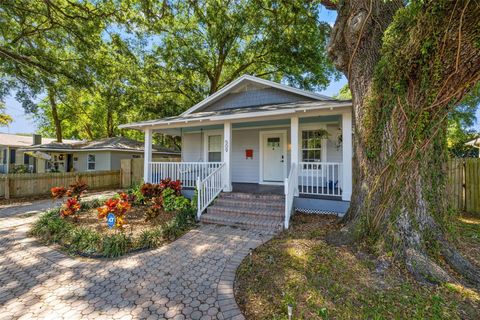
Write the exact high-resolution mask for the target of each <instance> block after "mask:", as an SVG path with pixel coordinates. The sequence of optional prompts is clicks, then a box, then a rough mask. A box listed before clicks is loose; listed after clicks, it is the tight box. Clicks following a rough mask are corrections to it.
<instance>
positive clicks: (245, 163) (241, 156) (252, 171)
mask: <svg viewBox="0 0 480 320" xmlns="http://www.w3.org/2000/svg"><path fill="white" fill-rule="evenodd" d="M232 140H233V141H232V145H233V149H232V150H233V151H232V181H233V182H252V183H257V182H258V181H259V174H260V165H259V164H260V147H259V130H258V129H251V130H234V131H233V137H232ZM247 149H252V150H253V159H250V158H249V159H246V158H245V150H247Z"/></svg>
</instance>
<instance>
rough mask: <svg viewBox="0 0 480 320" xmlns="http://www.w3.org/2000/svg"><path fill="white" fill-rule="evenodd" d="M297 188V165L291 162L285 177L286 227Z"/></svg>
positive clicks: (286, 227) (286, 226)
mask: <svg viewBox="0 0 480 320" xmlns="http://www.w3.org/2000/svg"><path fill="white" fill-rule="evenodd" d="M297 190H298V174H297V166H296V164H295V163H292V167H291V168H290V173H289V174H288V178H286V179H285V221H284V227H285V229H288V226H289V224H290V216H291V215H292V211H293V199H294V197H295V195H296V193H297Z"/></svg>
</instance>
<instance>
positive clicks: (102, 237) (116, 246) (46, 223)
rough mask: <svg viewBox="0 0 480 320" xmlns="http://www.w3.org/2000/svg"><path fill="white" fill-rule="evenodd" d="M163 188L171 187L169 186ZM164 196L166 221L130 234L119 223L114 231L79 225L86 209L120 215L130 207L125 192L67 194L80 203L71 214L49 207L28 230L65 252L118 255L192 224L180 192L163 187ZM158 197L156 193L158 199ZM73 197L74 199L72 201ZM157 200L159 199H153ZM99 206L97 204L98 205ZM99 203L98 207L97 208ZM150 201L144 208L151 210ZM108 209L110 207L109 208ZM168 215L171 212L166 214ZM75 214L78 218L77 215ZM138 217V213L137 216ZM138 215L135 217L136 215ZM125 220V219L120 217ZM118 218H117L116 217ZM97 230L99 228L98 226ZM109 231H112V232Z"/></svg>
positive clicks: (192, 216)
mask: <svg viewBox="0 0 480 320" xmlns="http://www.w3.org/2000/svg"><path fill="white" fill-rule="evenodd" d="M165 190H171V189H169V188H167V189H165ZM168 194H170V195H169V196H167V198H169V197H170V198H171V201H170V200H168V201H170V203H171V206H173V208H174V209H175V210H174V211H176V210H177V209H178V211H176V214H175V215H174V216H173V218H171V220H170V221H168V222H166V223H165V222H164V220H161V221H162V223H164V224H163V225H160V226H157V227H154V228H152V229H150V230H144V231H142V232H141V233H139V234H138V235H137V237H135V238H134V237H132V235H131V234H126V233H125V232H124V231H123V229H122V228H121V227H119V228H118V231H111V230H108V229H107V228H106V226H103V227H102V228H103V229H102V230H107V233H102V232H101V231H97V230H96V229H91V228H87V227H83V226H82V225H81V224H79V223H81V221H83V220H82V219H84V218H83V214H85V212H86V211H89V210H92V209H97V210H99V212H101V214H102V215H103V214H104V212H114V213H115V212H116V213H117V214H119V217H124V216H125V215H126V212H127V211H128V210H129V209H130V203H128V195H126V194H119V195H117V196H115V197H113V198H110V199H107V200H101V199H95V200H91V201H82V202H75V201H76V199H75V198H68V200H67V203H68V202H72V203H73V202H75V203H77V204H78V203H80V204H79V209H78V211H77V212H76V214H75V216H70V217H69V215H66V216H62V210H64V207H62V208H57V209H53V210H49V211H47V212H45V213H44V214H42V215H41V216H40V218H39V219H38V220H37V221H36V222H35V223H34V225H33V227H32V229H31V230H30V234H31V235H33V236H35V237H38V238H39V239H40V240H41V241H42V242H44V243H46V244H52V243H57V244H60V245H62V246H64V247H65V250H66V251H68V252H69V253H74V254H81V255H88V256H91V257H102V256H103V257H111V258H113V257H118V256H121V255H123V254H125V253H128V252H130V251H132V250H137V249H147V248H155V247H158V246H160V245H162V244H163V243H165V242H166V241H173V240H175V239H177V238H178V237H180V236H181V235H183V234H184V233H185V232H186V231H188V230H189V228H191V227H192V226H193V225H194V224H195V210H194V209H192V208H191V206H190V205H189V201H188V199H185V198H184V197H182V196H176V195H175V192H174V191H173V190H171V191H167V195H168ZM160 198H161V197H158V199H160ZM73 200H75V201H73ZM155 201H160V200H155ZM156 205H157V209H158V211H157V213H156V214H157V215H159V214H161V213H162V212H163V211H162V207H161V205H159V204H158V202H156ZM100 206H101V207H100ZM99 207H100V208H99ZM152 207H153V205H152V206H151V207H150V208H148V209H147V212H148V211H149V210H152ZM110 210H111V211H110ZM170 216H171V215H170ZM77 217H78V219H77ZM137 217H138V216H137ZM137 219H138V218H137ZM120 220H121V221H123V222H122V223H124V222H125V219H120ZM117 222H118V221H117ZM98 230H100V229H98ZM112 232H115V233H113V234H112Z"/></svg>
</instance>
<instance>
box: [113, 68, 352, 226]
mask: <svg viewBox="0 0 480 320" xmlns="http://www.w3.org/2000/svg"><path fill="white" fill-rule="evenodd" d="M120 127H121V128H129V129H136V130H142V131H143V132H144V133H145V148H144V149H145V155H144V159H145V166H144V168H145V171H144V180H145V181H148V182H154V183H155V182H158V181H159V179H161V178H166V177H170V178H174V179H180V180H182V182H183V185H184V187H186V188H187V189H188V188H194V187H196V188H197V190H198V218H199V219H201V220H202V221H205V222H216V223H222V224H233V225H237V226H247V225H255V226H256V227H268V226H274V227H275V228H279V227H282V226H283V227H285V228H288V223H289V219H290V214H291V212H293V210H294V209H297V210H304V211H314V212H334V213H338V214H342V213H344V212H345V211H346V209H347V208H348V205H349V200H350V197H351V193H352V104H351V101H340V100H336V99H333V98H330V97H327V96H323V95H319V94H316V93H312V92H307V91H304V90H299V89H296V88H293V87H289V86H286V85H283V84H279V83H275V82H271V81H267V80H264V79H260V78H256V77H253V76H249V75H244V76H242V77H240V78H238V79H237V80H235V81H233V82H231V83H230V84H229V85H227V86H225V87H224V88H223V89H221V90H219V91H218V92H216V93H215V94H212V95H211V96H209V97H207V98H206V99H205V100H203V101H201V102H200V103H198V104H196V105H194V106H193V107H191V108H190V109H188V110H187V111H185V112H184V113H182V114H180V115H178V116H175V117H169V118H163V119H158V120H149V121H144V122H137V123H129V124H124V125H121V126H120ZM155 132H160V133H163V134H168V135H174V136H181V138H182V152H181V156H182V161H181V162H178V163H162V162H153V161H152V153H151V151H152V134H153V133H155ZM217 197H218V199H217V200H215V199H216V198H217ZM212 203H213V206H210V205H212ZM209 206H210V207H209ZM207 207H208V209H207ZM205 209H207V210H206V211H207V214H204V211H205ZM260 209H265V210H266V211H268V212H269V213H268V214H266V216H263V220H265V223H258V222H256V223H250V222H251V221H259V220H261V219H255V218H257V217H258V215H261V214H263V213H264V211H265V210H263V211H262V210H260ZM279 218H280V220H281V221H280V225H279V224H278V222H279Z"/></svg>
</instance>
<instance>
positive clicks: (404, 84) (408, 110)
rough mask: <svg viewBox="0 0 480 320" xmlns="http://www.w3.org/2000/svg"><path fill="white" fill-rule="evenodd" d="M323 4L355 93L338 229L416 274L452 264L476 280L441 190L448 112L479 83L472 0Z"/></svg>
mask: <svg viewBox="0 0 480 320" xmlns="http://www.w3.org/2000/svg"><path fill="white" fill-rule="evenodd" d="M322 2H323V3H324V4H325V5H326V6H327V7H328V8H330V9H334V10H337V12H338V16H337V20H336V22H335V26H334V28H333V32H332V35H331V40H330V44H329V48H328V51H329V54H330V56H331V58H332V59H333V61H334V63H335V65H336V67H337V68H338V69H339V70H341V71H342V72H344V73H345V75H346V76H347V78H348V81H349V86H350V89H351V92H352V98H353V118H354V124H355V125H354V127H355V130H354V188H353V196H352V201H351V206H350V210H349V212H348V215H347V216H346V219H345V222H346V226H345V228H344V229H343V231H344V235H345V236H347V238H350V239H359V238H360V239H363V240H366V241H369V243H370V244H371V245H372V247H375V248H379V249H380V250H388V251H390V252H394V253H395V256H396V258H397V259H398V260H399V261H403V262H404V263H405V265H406V267H407V269H408V270H410V271H411V272H412V273H413V275H415V276H416V277H417V278H418V279H419V280H428V281H432V282H442V281H449V280H451V279H452V275H451V273H449V272H447V271H446V270H448V269H449V268H447V267H446V265H448V266H449V267H451V268H452V269H453V270H455V271H456V272H458V273H460V274H461V275H463V276H464V277H465V279H467V280H468V281H469V282H470V283H472V284H474V285H477V286H478V285H480V273H479V270H478V268H477V267H476V266H474V265H473V264H472V263H471V262H469V261H468V260H467V259H465V258H464V257H463V256H462V255H461V254H459V252H458V251H457V250H456V249H455V248H454V246H452V244H451V243H452V242H451V241H450V240H451V239H450V234H449V232H448V229H449V227H450V225H451V221H452V219H451V218H452V217H451V214H452V213H451V210H449V208H448V201H447V199H448V198H447V194H446V188H445V187H446V174H445V160H446V129H447V122H448V114H449V111H451V110H452V108H453V107H454V106H455V105H456V104H458V103H459V101H461V99H462V98H463V97H464V96H465V95H466V94H468V93H469V91H471V90H472V88H473V87H474V86H475V84H476V83H478V81H479V80H480V19H479V17H480V5H479V3H478V1H475V0H473V1H471V0H459V1H448V0H423V1H400V0H390V1H385V0H355V1H351V0H342V1H322ZM442 261H444V262H442Z"/></svg>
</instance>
